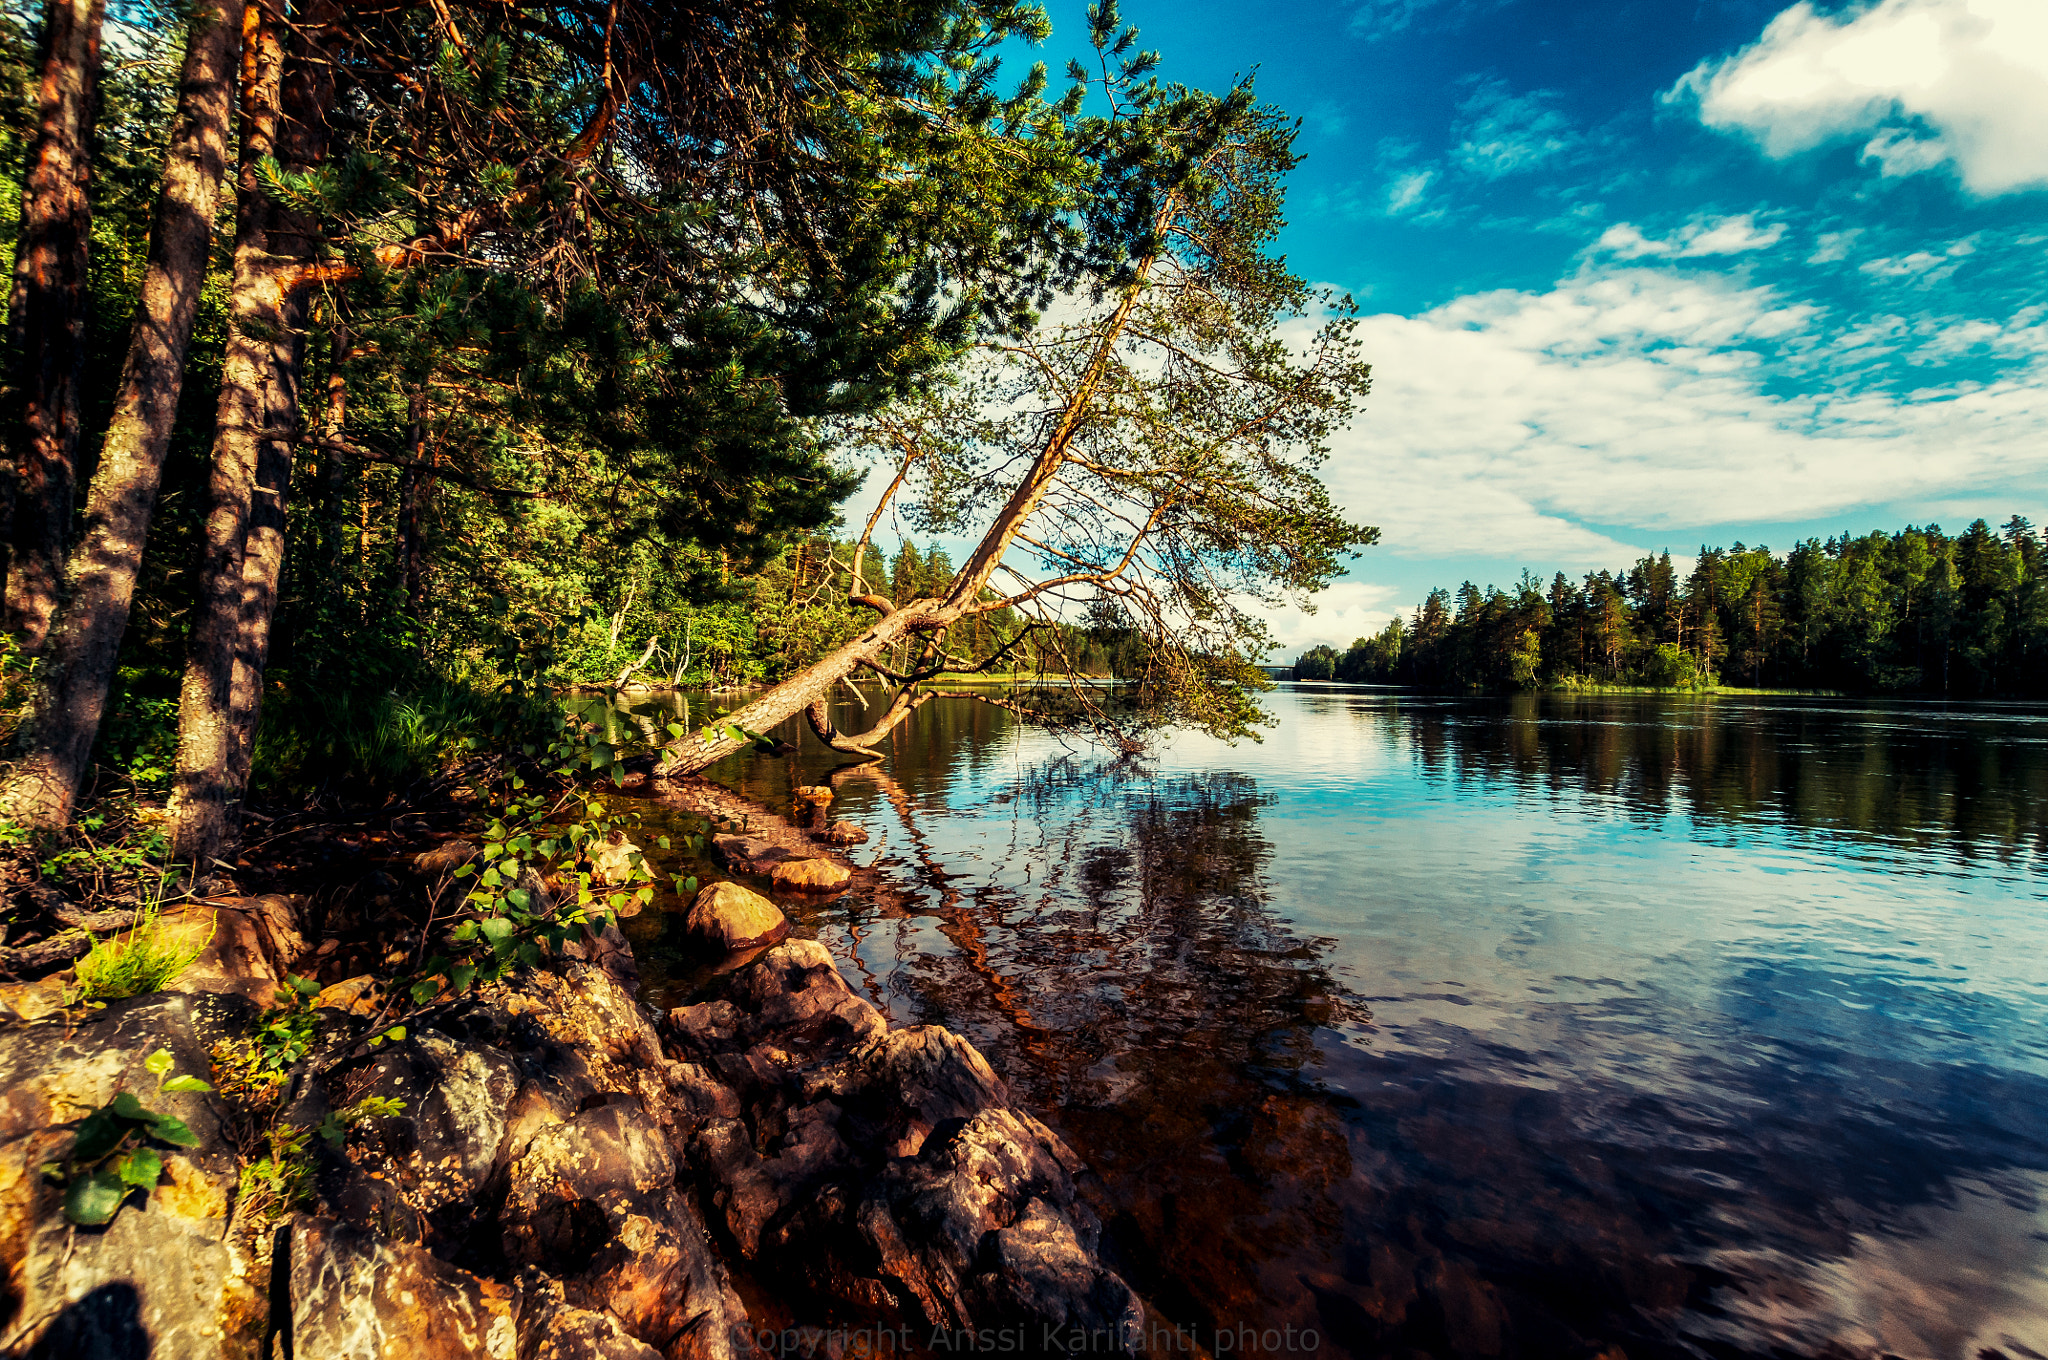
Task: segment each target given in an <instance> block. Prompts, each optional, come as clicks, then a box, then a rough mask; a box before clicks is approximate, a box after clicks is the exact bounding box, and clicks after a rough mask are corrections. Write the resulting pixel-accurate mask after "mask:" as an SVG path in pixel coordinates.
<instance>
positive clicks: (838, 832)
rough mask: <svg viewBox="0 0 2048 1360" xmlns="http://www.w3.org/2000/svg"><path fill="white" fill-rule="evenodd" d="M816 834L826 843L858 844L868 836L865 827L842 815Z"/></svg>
mask: <svg viewBox="0 0 2048 1360" xmlns="http://www.w3.org/2000/svg"><path fill="white" fill-rule="evenodd" d="M816 834H817V838H818V839H819V840H821V841H824V842H825V843H826V844H827V845H859V844H861V843H862V842H863V841H865V840H867V838H868V833H867V828H865V827H863V826H861V825H860V824H859V823H857V822H850V821H847V820H846V819H845V818H843V817H842V818H840V819H839V820H838V821H836V822H834V823H832V825H830V826H828V827H826V828H825V829H824V830H823V831H820V832H818V833H816Z"/></svg>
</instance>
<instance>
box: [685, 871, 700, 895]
mask: <svg viewBox="0 0 2048 1360" xmlns="http://www.w3.org/2000/svg"><path fill="white" fill-rule="evenodd" d="M683 891H684V892H695V891H697V876H696V875H695V874H691V875H690V876H689V877H688V878H686V879H684V880H683Z"/></svg>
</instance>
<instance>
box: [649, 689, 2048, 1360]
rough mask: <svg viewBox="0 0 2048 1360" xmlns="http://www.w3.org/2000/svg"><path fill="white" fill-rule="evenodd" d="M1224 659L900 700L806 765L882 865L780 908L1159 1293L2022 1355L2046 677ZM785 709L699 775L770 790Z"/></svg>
mask: <svg viewBox="0 0 2048 1360" xmlns="http://www.w3.org/2000/svg"><path fill="white" fill-rule="evenodd" d="M673 702H675V701H674V700H665V701H662V702H661V703H656V704H650V705H647V706H646V707H645V710H644V711H647V712H658V711H659V710H660V709H661V708H662V707H663V705H664V704H670V703H673ZM1265 702H1266V704H1267V706H1268V708H1269V709H1270V710H1271V711H1272V712H1273V713H1274V714H1275V715H1276V716H1277V717H1278V719H1279V722H1278V725H1277V726H1276V727H1274V728H1273V729H1271V730H1270V731H1269V732H1268V734H1267V736H1266V740H1265V741H1264V743H1263V744H1257V745H1254V744H1250V743H1244V744H1240V745H1237V746H1235V747H1230V746H1225V745H1223V744H1221V743H1218V742H1214V741H1211V740H1207V739H1204V738H1199V737H1194V736H1185V735H1184V736H1181V737H1178V738H1176V739H1174V740H1172V741H1170V742H1168V743H1166V744H1165V745H1163V746H1162V747H1161V748H1160V749H1159V750H1158V751H1157V752H1156V753H1155V756H1154V758H1153V759H1151V760H1150V761H1148V762H1147V763H1145V764H1144V765H1142V766H1141V767H1136V768H1132V767H1123V768H1118V767H1114V766H1107V765H1104V764H1102V763H1100V762H1099V761H1098V759H1097V758H1096V756H1095V754H1094V753H1093V752H1092V751H1091V750H1090V749H1089V748H1087V747H1086V746H1068V745H1062V744H1061V742H1060V741H1058V740H1057V739H1055V738H1053V737H1051V736H1049V735H1047V734H1045V733H1043V732H1039V731H1034V730H1031V729H1027V728H1023V727H1021V726H1019V725H1018V724H1017V723H1016V722H1015V721H1014V720H1013V719H1012V718H1011V716H1010V715H1009V714H1007V713H1006V712H1004V711H1002V710H999V709H996V708H993V707H991V706H988V705H984V704H979V703H976V702H975V701H973V700H969V699H942V700H938V701H935V702H932V703H930V704H928V705H927V706H926V707H925V708H923V709H922V710H920V711H919V712H918V713H917V714H916V715H915V717H914V718H913V719H912V721H911V722H910V723H909V724H908V725H907V726H906V727H905V728H903V729H901V730H900V731H899V732H898V733H897V734H896V736H895V738H894V742H893V748H892V756H891V759H890V760H889V761H888V762H887V763H886V764H884V765H881V766H867V767H860V768H854V769H845V770H841V771H839V772H838V773H836V774H831V778H832V782H833V784H834V786H835V787H836V788H837V790H838V801H837V802H836V803H835V805H834V807H833V815H835V816H841V815H843V816H849V817H852V818H854V819H855V820H857V821H859V822H861V823H862V824H864V825H865V826H867V827H868V828H869V829H870V831H871V833H872V835H873V839H872V840H870V842H869V843H868V844H867V845H866V846H864V847H862V849H861V851H860V854H861V856H862V858H863V860H864V862H865V861H868V860H872V861H874V862H876V863H878V864H879V865H881V866H883V867H884V868H886V869H888V870H891V871H893V872H892V878H893V879H894V881H895V882H896V883H897V884H898V886H899V887H900V888H901V889H903V891H902V893H901V894H900V895H899V894H894V893H892V894H876V895H873V898H861V897H849V898H846V899H843V900H841V901H839V902H836V903H833V904H830V905H828V906H824V907H818V908H811V909H808V910H805V911H803V912H802V913H801V920H802V925H803V928H804V929H805V930H806V931H807V932H811V933H815V934H816V935H817V937H818V938H819V939H821V940H823V941H824V942H825V943H826V944H827V945H828V946H829V947H830V948H831V949H832V950H833V951H834V953H835V954H836V955H837V956H838V957H839V958H840V959H841V960H842V961H843V964H844V971H845V972H846V974H847V976H848V978H849V979H850V980H851V981H853V982H854V983H855V984H856V985H857V986H860V987H864V988H865V989H866V991H867V993H868V994H869V996H870V997H871V998H872V999H873V1000H874V1001H875V1002H876V1003H877V1004H878V1005H880V1006H882V1007H883V1008H884V1009H886V1010H887V1011H888V1012H889V1014H890V1015H891V1016H892V1017H893V1018H894V1019H895V1020H896V1021H898V1022H919V1021H936V1022H940V1023H943V1024H946V1025H950V1026H952V1027H954V1028H956V1029H959V1030H961V1031H963V1032H965V1033H966V1034H968V1035H969V1036H970V1037H971V1038H972V1039H973V1040H974V1041H975V1042H976V1043H977V1044H979V1045H980V1046H981V1047H982V1049H983V1051H984V1052H986V1053H987V1054H988V1056H989V1058H990V1060H991V1061H992V1062H993V1063H994V1064H995V1066H996V1068H997V1070H998V1071H999V1072H1001V1073H1003V1074H1004V1075H1005V1076H1006V1077H1007V1078H1008V1080H1009V1081H1010V1082H1011V1084H1012V1086H1013V1087H1014V1088H1015V1089H1016V1090H1017V1091H1018V1093H1019V1095H1020V1096H1021V1097H1022V1098H1023V1099H1024V1101H1025V1102H1026V1103H1028V1104H1029V1105H1030V1106H1031V1107H1032V1108H1034V1109H1035V1110H1036V1111H1037V1112H1039V1113H1040V1114H1041V1115H1042V1116H1043V1117H1045V1118H1046V1120H1047V1122H1049V1123H1051V1124H1053V1125H1054V1126H1055V1127H1056V1128H1058V1129H1059V1130H1060V1131H1061V1133H1063V1134H1064V1135H1065V1136H1066V1137H1067V1138H1068V1139H1069V1141H1071V1142H1072V1143H1073V1144H1074V1145H1075V1147H1076V1149H1077V1150H1078V1151H1080V1152H1081V1153H1082V1155H1083V1156H1084V1157H1086V1158H1087V1159H1088V1161H1089V1162H1090V1163H1091V1164H1092V1165H1093V1166H1094V1167H1095V1168H1096V1170H1097V1171H1098V1172H1099V1173H1100V1177H1101V1183H1100V1185H1099V1186H1098V1187H1096V1189H1095V1191H1094V1194H1095V1198H1096V1203H1097V1206H1098V1209H1099V1210H1100V1212H1101V1214H1102V1217H1103V1219H1104V1221H1105V1223H1106V1224H1107V1225H1108V1237H1109V1239H1110V1240H1111V1242H1112V1244H1113V1252H1114V1254H1115V1257H1116V1260H1117V1262H1118V1264H1119V1266H1120V1267H1121V1268H1122V1269H1123V1270H1124V1272H1125V1273H1126V1275H1127V1277H1128V1278H1130V1279H1131V1281H1132V1283H1133V1284H1134V1285H1135V1286H1136V1287H1137V1288H1138V1289H1139V1290H1140V1292H1141V1293H1143V1294H1145V1295H1146V1296H1147V1298H1148V1300H1149V1301H1150V1302H1151V1303H1153V1304H1154V1305H1156V1306H1157V1307H1159V1308H1161V1309H1163V1310H1164V1312H1165V1313H1166V1314H1167V1315H1169V1316H1171V1317H1172V1318H1174V1319H1175V1320H1177V1321H1180V1322H1182V1323H1186V1324H1192V1325H1194V1326H1196V1327H1197V1328H1198V1329H1199V1332H1200V1334H1201V1335H1202V1336H1203V1337H1204V1338H1205V1340H1206V1339H1207V1338H1209V1337H1212V1336H1213V1334H1214V1331H1215V1329H1216V1328H1218V1327H1225V1328H1236V1327H1238V1326H1240V1325H1249V1326H1251V1327H1253V1328H1255V1329H1260V1330H1263V1329H1267V1328H1279V1327H1285V1326H1292V1327H1294V1328H1295V1329H1297V1336H1299V1335H1300V1334H1301V1333H1302V1331H1303V1329H1313V1331H1314V1332H1315V1333H1316V1340H1317V1343H1318V1346H1319V1352H1318V1353H1319V1354H1321V1355H1326V1356H1342V1355H1353V1356H1413V1355H1459V1356H1491V1355H1503V1356H1565V1357H1570V1356H1584V1357H1594V1356H1605V1357H1607V1360H1617V1357H1620V1356H1624V1355H1625V1356H1628V1357H1645V1356H1736V1355H1767V1354H1768V1355H1785V1354H1791V1355H1813V1356H1821V1355H1826V1356H1865V1355H1868V1356H1879V1355H1897V1356H1901V1357H1920V1356H1938V1357H1957V1358H1958V1360H1965V1358H1968V1360H1982V1358H1983V1357H1987V1356H1989V1355H1991V1354H1994V1353H1995V1354H1998V1355H2003V1356H2006V1357H2012V1358H2013V1360H2017V1358H2018V1357H2021V1356H2037V1355H2043V1354H2048V876H2044V870H2048V714H2044V713H2042V712H2039V711H2034V710H2025V709H2016V708H1997V707H1967V708H1966V707H1961V706H1949V707H1943V706H1936V705H1907V704H1884V705H1878V704H1860V703H1851V702H1845V701H1835V700H1816V699H1754V700H1752V699H1736V698H1728V697H1716V698H1703V699H1671V698H1664V697H1653V696H1600V697H1586V698H1572V697H1561V696H1525V697H1522V698H1516V699H1502V700H1466V699H1442V698H1434V697H1426V696H1416V695H1407V694H1394V693H1388V692H1373V691H1358V690H1340V689H1333V688H1327V687H1313V686H1308V687H1299V688H1296V687H1292V686H1282V687H1281V688H1280V689H1279V690H1278V691H1276V692H1274V693H1273V694H1271V695H1268V696H1267V697H1266V700H1265ZM692 704H693V708H692V713H691V717H692V719H693V720H694V721H697V722H701V721H703V719H704V716H705V711H704V708H703V704H704V701H703V700H702V699H701V698H699V699H696V700H693V701H692ZM850 716H851V715H849V717H850ZM841 725H842V726H848V725H851V724H850V723H849V722H847V721H842V723H841ZM787 735H789V736H790V737H791V739H792V740H797V739H798V738H797V736H796V733H795V727H794V725H792V726H791V728H790V729H789V731H788V733H787ZM802 740H803V742H804V744H805V748H806V753H805V755H804V756H802V757H799V758H794V759H787V760H778V759H775V758H771V757H753V756H747V757H740V758H736V759H735V760H733V761H731V762H728V763H727V764H726V765H725V766H723V767H721V768H719V769H718V770H715V771H713V774H714V776H715V777H717V778H719V779H721V780H723V781H724V782H727V783H729V784H730V785H732V786H733V787H735V788H738V789H740V790H742V791H744V792H746V793H748V794H750V795H752V796H754V797H756V798H758V799H760V800H762V801H763V802H766V803H769V804H771V805H786V803H787V801H788V796H789V792H788V791H789V788H790V786H791V785H792V783H813V782H823V781H824V780H825V779H826V778H827V777H828V774H829V773H830V772H831V770H832V762H830V761H828V760H826V759H825V758H824V757H825V756H827V755H829V753H827V752H823V751H821V750H819V749H818V747H817V744H816V742H815V741H812V740H811V739H810V738H809V737H808V735H807V734H806V735H805V736H804V737H803V738H802ZM880 898H886V899H887V900H875V899H880ZM631 924H632V925H633V926H634V927H635V934H636V936H637V937H638V938H639V940H640V942H641V943H640V947H641V949H642V952H643V954H645V955H647V956H648V957H649V959H650V962H651V963H652V965H653V967H652V973H651V976H652V978H653V982H652V984H651V990H652V991H654V992H660V991H661V990H662V987H663V982H662V977H663V972H662V970H663V968H664V967H665V966H666V965H665V964H664V962H663V960H664V959H666V958H668V957H671V956H672V955H673V952H674V949H675V941H676V939H677V938H678V933H677V932H676V931H675V930H674V929H673V927H674V922H673V921H672V920H670V921H664V920H663V919H661V918H659V917H651V918H650V917H643V918H642V919H641V920H639V921H636V922H633V923H631ZM664 951H667V952H666V953H665V952H664ZM669 985H670V988H671V990H674V989H676V986H677V984H669ZM650 999H655V1000H662V1001H664V1002H665V1003H667V1004H672V1003H673V1001H674V1000H676V999H678V998H675V997H673V996H669V997H661V996H651V997H650Z"/></svg>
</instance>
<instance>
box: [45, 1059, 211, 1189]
mask: <svg viewBox="0 0 2048 1360" xmlns="http://www.w3.org/2000/svg"><path fill="white" fill-rule="evenodd" d="M173 1061H174V1059H173V1058H172V1056H171V1051H170V1050H169V1049H167V1048H160V1049H158V1050H157V1051H156V1052H154V1053H152V1054H150V1055H149V1057H147V1058H145V1059H144V1060H143V1063H142V1066H143V1068H144V1070H146V1071H147V1072H148V1073H149V1074H150V1075H151V1076H153V1077H155V1078H156V1089H157V1092H158V1093H159V1094H161V1095H170V1094H173V1093H175V1092H179V1091H211V1090H212V1089H213V1087H211V1086H209V1085H207V1084H206V1083H205V1082H203V1081H201V1080H200V1079H199V1078H197V1077H189V1076H172V1075H171V1064H172V1062H173ZM151 1143H162V1144H164V1145H165V1146H168V1147H178V1148H189V1147H197V1146H199V1138H198V1136H197V1135H196V1134H194V1133H193V1132H192V1130H191V1129H190V1128H189V1127H187V1126H186V1124H185V1121H184V1120H182V1119H176V1118H173V1117H172V1116H170V1115H167V1114H159V1113H158V1112H157V1111H155V1110H152V1109H149V1108H147V1107H145V1106H144V1105H143V1103H142V1102H141V1101H140V1100H138V1099H137V1098H136V1097H135V1095H134V1094H133V1093H131V1092H128V1091H116V1092H115V1093H114V1098H113V1099H112V1100H110V1101H108V1102H107V1103H106V1104H104V1105H102V1106H100V1107H99V1108H97V1109H95V1110H92V1111H91V1112H89V1113H88V1114H87V1115H86V1116H85V1118H84V1119H82V1120H80V1121H79V1124H78V1132H77V1134H76V1136H75V1137H74V1138H73V1140H72V1145H71V1156H70V1157H69V1158H68V1159H67V1160H65V1161H64V1162H61V1163H59V1162H50V1163H46V1164H45V1165H44V1167H43V1171H44V1173H45V1174H46V1175H49V1176H51V1177H53V1178H54V1179H56V1180H58V1181H59V1182H60V1183H62V1184H64V1185H65V1187H66V1189H65V1192H64V1217H66V1218H68V1219H70V1220H71V1221H72V1222H73V1223H76V1224H78V1225H79V1226H80V1227H83V1228H99V1227H104V1226H105V1225H107V1224H108V1223H111V1222H113V1221H114V1215H115V1214H118V1213H120V1212H121V1205H122V1204H123V1203H125V1202H126V1201H127V1198H128V1196H129V1195H131V1194H133V1193H134V1192H135V1191H137V1190H140V1191H141V1192H142V1193H144V1194H148V1193H149V1192H150V1191H151V1190H152V1189H154V1188H155V1186H156V1183H157V1180H158V1178H159V1177H161V1176H162V1175H163V1170H164V1163H163V1157H162V1156H161V1155H160V1154H159V1153H158V1152H157V1151H156V1149H154V1148H152V1147H151V1146H150V1144H151Z"/></svg>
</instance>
